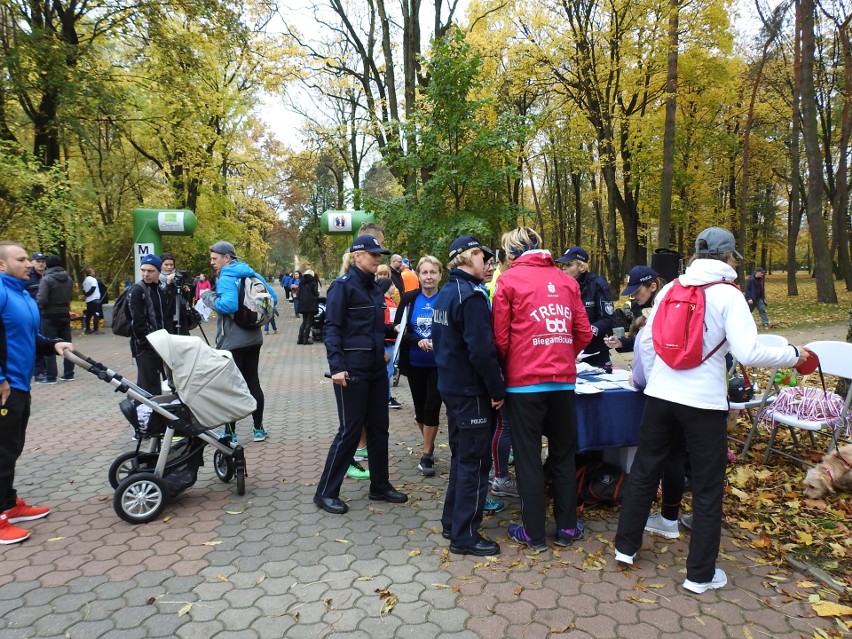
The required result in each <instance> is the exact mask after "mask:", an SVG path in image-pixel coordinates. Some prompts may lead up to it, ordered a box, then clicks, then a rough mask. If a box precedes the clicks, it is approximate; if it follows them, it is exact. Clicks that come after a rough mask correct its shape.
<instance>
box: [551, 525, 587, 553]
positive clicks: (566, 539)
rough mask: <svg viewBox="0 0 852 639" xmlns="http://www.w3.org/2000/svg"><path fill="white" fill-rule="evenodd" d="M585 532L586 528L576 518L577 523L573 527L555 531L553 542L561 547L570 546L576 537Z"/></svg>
mask: <svg viewBox="0 0 852 639" xmlns="http://www.w3.org/2000/svg"><path fill="white" fill-rule="evenodd" d="M585 532H586V528H585V526H583V522H582V521H580V520H579V519H578V520H577V525H576V526H575V527H574V528H561V529H559V530H557V531H556V542H555V543H556V545H557V546H562V547H563V548H564V547H566V546H570V545H571V544H573V543H574V542H575V541H577V540H578V539H581V538H582V537H583V533H585Z"/></svg>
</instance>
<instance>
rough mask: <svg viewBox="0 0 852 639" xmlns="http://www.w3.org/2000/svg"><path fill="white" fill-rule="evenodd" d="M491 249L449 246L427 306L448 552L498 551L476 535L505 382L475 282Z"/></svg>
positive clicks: (475, 244)
mask: <svg viewBox="0 0 852 639" xmlns="http://www.w3.org/2000/svg"><path fill="white" fill-rule="evenodd" d="M493 257H494V255H493V254H492V253H491V251H489V250H488V249H486V248H485V247H483V246H482V244H481V243H480V242H479V240H477V239H476V238H475V237H472V236H470V235H463V236H462V237H460V238H458V239H457V240H456V241H454V242H453V243H452V245H451V246H450V263H449V268H450V274H449V281H448V282H447V285H446V286H444V287H443V288H442V289H441V290H440V292H439V293H438V296H437V298H436V300H435V302H434V304H433V311H432V348H433V350H434V352H435V362H436V363H437V365H438V390H439V391H440V393H441V398H442V399H443V400H444V404H445V405H446V407H447V421H448V422H449V439H450V451H451V453H452V457H451V460H450V480H449V484H448V485H447V496H446V499H445V500H444V512H443V515H442V516H441V524H442V526H443V532H442V535H443V537H444V538H445V539H449V540H450V552H452V553H455V554H460V555H478V556H487V555H496V554H498V553H499V552H500V546H499V545H498V544H497V543H495V542H493V541H491V540H489V539H486V538H485V537H483V536H482V535H480V534H479V526H480V524H482V507H483V505H484V503H485V497H486V495H487V494H488V486H489V483H488V471H489V470H490V469H491V438H492V435H493V433H494V413H495V411H497V410H499V409H500V407H501V406H502V405H503V398H504V397H505V393H506V390H505V386H504V384H503V376H502V374H501V373H500V365H499V363H498V361H497V349H496V347H495V346H494V335H493V332H492V329H491V311H490V308H489V302H488V294H487V293H486V291H485V290H484V288H481V284H482V281H483V278H484V277H485V274H486V263H487V262H488V260H490V259H492V258H493Z"/></svg>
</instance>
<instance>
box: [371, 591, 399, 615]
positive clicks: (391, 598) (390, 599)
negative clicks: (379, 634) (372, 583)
mask: <svg viewBox="0 0 852 639" xmlns="http://www.w3.org/2000/svg"><path fill="white" fill-rule="evenodd" d="M375 592H377V593H378V594H379V599H381V600H382V602H383V603H382V609H381V611H380V612H379V615H380V616H382V617H383V616H385V615H386V614H388V613H389V612H390V611H391V610H393V607H394V606H395V605H396V602H397V601H398V600H397V598H396V595H395V594H393V593H392V592H391V591H390V590H381V589H379V588H376V590H375Z"/></svg>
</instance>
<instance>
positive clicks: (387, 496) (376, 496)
mask: <svg viewBox="0 0 852 639" xmlns="http://www.w3.org/2000/svg"><path fill="white" fill-rule="evenodd" d="M368 497H369V498H370V499H371V500H372V501H389V502H391V503H392V504H404V503H405V502H407V501H408V495H406V494H405V493H401V492H399V491H398V490H394V489H393V488H388V489H387V490H383V491H381V492H373V491H372V490H371V491H370V494H369V495H368Z"/></svg>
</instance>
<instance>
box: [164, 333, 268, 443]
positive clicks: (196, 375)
mask: <svg viewBox="0 0 852 639" xmlns="http://www.w3.org/2000/svg"><path fill="white" fill-rule="evenodd" d="M148 342H150V344H151V346H153V347H154V350H156V351H157V353H158V354H159V356H160V357H162V358H163V363H164V364H165V365H166V366H167V367H168V368H169V369H170V370H171V372H172V379H173V381H174V384H175V389H176V390H177V393H178V396H179V397H180V399H181V401H182V402H183V403H184V404H186V405H187V407H188V408H189V410H190V411H192V414H193V415H194V416H195V418H196V419H197V420H198V421H199V422H200V423H201V425H202V426H205V427H207V428H215V427H216V426H219V425H220V424H225V423H227V422H235V421H237V420H238V419H242V418H243V417H245V416H246V415H250V414H251V413H252V412H253V411H254V409H255V408H257V402H255V400H254V397H252V396H251V394H250V393H249V389H248V386H246V382H245V380H244V379H243V376H242V374H241V373H240V370H239V369H238V368H237V365H236V364H235V363H234V356H233V355H231V353H229V352H228V351H219V350H216V349H215V348H210V346H208V345H207V344H205V343H204V342H203V341H202V340H201V338H200V337H195V336H188V335H169V333H167V332H166V331H165V330H159V331H156V332H154V333H151V334H150V335H148Z"/></svg>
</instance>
